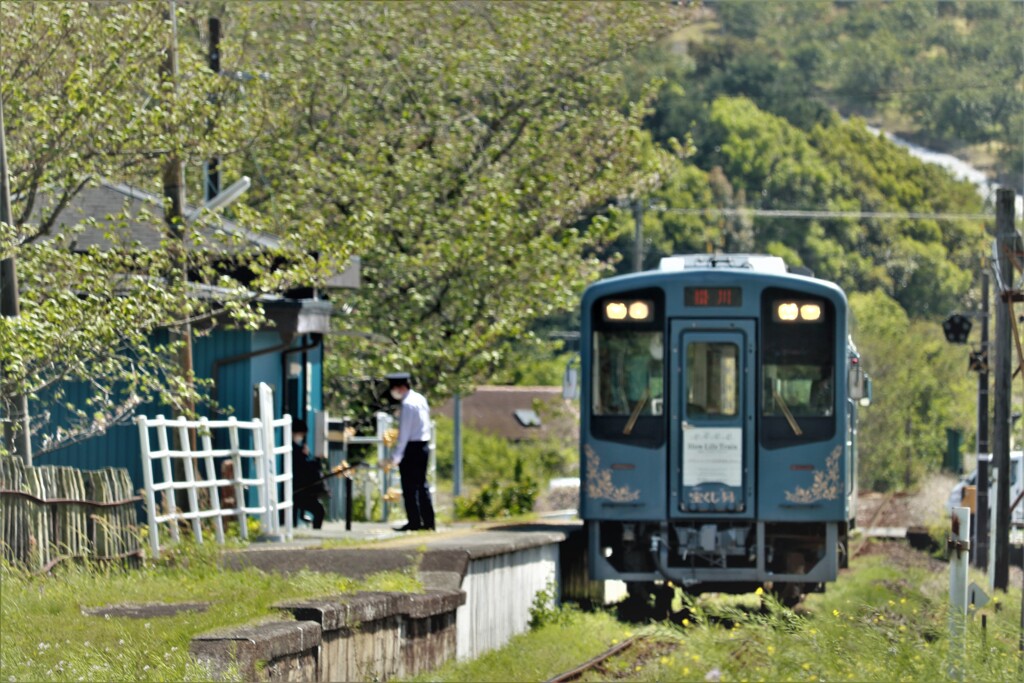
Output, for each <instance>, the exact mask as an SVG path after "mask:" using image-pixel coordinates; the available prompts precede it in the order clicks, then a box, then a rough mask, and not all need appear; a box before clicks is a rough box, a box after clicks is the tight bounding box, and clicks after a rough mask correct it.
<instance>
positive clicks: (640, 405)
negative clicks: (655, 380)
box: [622, 387, 651, 436]
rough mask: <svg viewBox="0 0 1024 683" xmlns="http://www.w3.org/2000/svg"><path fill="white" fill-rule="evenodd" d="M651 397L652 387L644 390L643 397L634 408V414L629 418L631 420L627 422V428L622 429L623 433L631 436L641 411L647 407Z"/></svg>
mask: <svg viewBox="0 0 1024 683" xmlns="http://www.w3.org/2000/svg"><path fill="white" fill-rule="evenodd" d="M650 396H651V389H650V387H648V388H646V389H644V393H643V396H641V397H640V400H639V401H637V402H636V406H635V407H634V408H633V413H632V414H631V415H630V416H629V420H627V421H626V426H625V427H623V428H622V433H623V434H625V435H626V436H629V435H630V434H632V433H633V427H635V426H636V421H637V419H638V418H639V417H640V411H641V410H643V409H644V406H645V405H647V399H648V398H650Z"/></svg>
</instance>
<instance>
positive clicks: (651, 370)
mask: <svg viewBox="0 0 1024 683" xmlns="http://www.w3.org/2000/svg"><path fill="white" fill-rule="evenodd" d="M619 306H621V307H622V308H621V310H620V308H619ZM661 309H662V306H661V302H660V296H658V297H657V298H655V297H654V296H653V295H651V298H650V299H642V300H641V299H638V298H636V297H634V298H632V299H631V298H628V297H627V298H625V299H623V301H622V303H621V304H620V302H619V300H618V299H615V300H608V301H602V302H599V304H598V309H597V310H596V311H595V313H596V315H595V321H594V327H595V329H594V333H593V337H592V339H591V344H592V346H591V349H590V350H591V380H592V381H591V387H592V388H591V395H590V406H591V409H590V415H591V418H590V424H591V433H592V434H593V435H594V436H595V437H597V438H600V439H607V440H610V441H622V442H627V443H633V444H636V445H643V446H659V445H661V444H663V443H664V440H665V430H664V423H665V416H664V413H665V334H664V331H663V328H662V325H663V323H662V320H663V316H662V314H661ZM620 314H621V316H622V317H621V318H619V317H618V316H619V315H620Z"/></svg>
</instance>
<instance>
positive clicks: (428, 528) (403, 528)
mask: <svg viewBox="0 0 1024 683" xmlns="http://www.w3.org/2000/svg"><path fill="white" fill-rule="evenodd" d="M394 530H395V531H436V530H437V529H435V528H434V527H433V526H412V525H411V524H404V525H402V526H397V527H394Z"/></svg>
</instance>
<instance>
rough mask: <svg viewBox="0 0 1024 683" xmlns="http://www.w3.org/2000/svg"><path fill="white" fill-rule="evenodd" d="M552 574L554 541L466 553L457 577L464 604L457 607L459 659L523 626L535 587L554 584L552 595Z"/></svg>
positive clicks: (555, 574)
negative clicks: (502, 550)
mask: <svg viewBox="0 0 1024 683" xmlns="http://www.w3.org/2000/svg"><path fill="white" fill-rule="evenodd" d="M557 577H558V546H557V545H543V546H539V547H535V548H528V549H525V550H518V551H515V552H513V553H508V554H496V555H491V556H486V557H479V558H471V559H470V562H469V569H468V571H467V572H466V577H465V578H464V579H463V581H462V588H463V590H465V591H466V604H465V605H463V606H462V607H460V608H459V611H458V657H459V660H463V661H464V660H469V659H474V658H476V657H479V656H480V655H482V654H483V653H485V652H487V651H488V650H493V649H495V648H499V647H501V646H503V645H504V644H505V643H507V642H508V641H509V640H510V639H511V638H512V636H514V635H516V634H517V633H522V632H524V631H526V629H527V628H528V627H529V621H530V607H531V606H532V605H533V600H534V596H536V595H537V592H538V591H543V590H548V589H551V588H554V591H555V593H556V595H555V596H554V597H555V598H556V599H557V597H558V596H557V590H558V589H557Z"/></svg>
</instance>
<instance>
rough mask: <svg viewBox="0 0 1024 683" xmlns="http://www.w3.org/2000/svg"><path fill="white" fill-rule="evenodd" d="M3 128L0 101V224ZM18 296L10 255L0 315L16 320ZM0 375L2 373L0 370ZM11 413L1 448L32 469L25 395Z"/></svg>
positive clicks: (0, 268)
mask: <svg viewBox="0 0 1024 683" xmlns="http://www.w3.org/2000/svg"><path fill="white" fill-rule="evenodd" d="M5 131H6V128H5V127H4V103H3V99H2V98H0V221H3V222H4V223H6V224H8V225H13V224H14V218H13V216H12V214H11V183H10V178H9V176H10V173H9V172H8V169H7V134H6V132H5ZM18 299H19V294H18V262H17V260H16V259H15V257H14V254H13V253H12V254H11V255H10V256H8V257H7V258H5V259H3V260H2V261H0V315H3V316H4V317H8V318H16V317H18V316H19V315H20V314H21V306H20V304H19V301H18ZM0 373H2V370H0ZM11 406H12V409H11V414H10V415H7V416H6V419H5V420H4V446H5V447H6V448H7V452H8V453H12V454H13V455H15V456H18V457H20V458H21V459H22V460H23V461H24V462H25V465H27V466H29V467H31V466H32V434H31V432H30V431H29V416H28V396H26V395H25V394H15V395H14V396H12V397H11Z"/></svg>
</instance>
